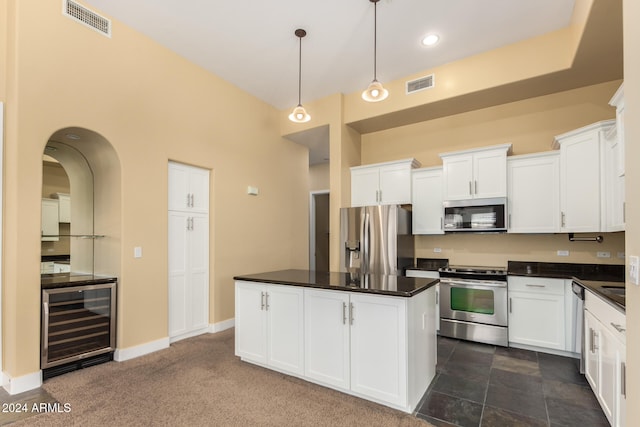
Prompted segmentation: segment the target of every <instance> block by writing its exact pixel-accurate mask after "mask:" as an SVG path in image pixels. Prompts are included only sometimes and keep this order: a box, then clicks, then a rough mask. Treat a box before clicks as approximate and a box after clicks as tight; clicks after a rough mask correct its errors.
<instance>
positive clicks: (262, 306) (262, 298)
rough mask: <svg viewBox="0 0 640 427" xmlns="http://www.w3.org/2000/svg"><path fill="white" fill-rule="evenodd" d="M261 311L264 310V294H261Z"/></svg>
mask: <svg viewBox="0 0 640 427" xmlns="http://www.w3.org/2000/svg"><path fill="white" fill-rule="evenodd" d="M260 310H264V292H260Z"/></svg>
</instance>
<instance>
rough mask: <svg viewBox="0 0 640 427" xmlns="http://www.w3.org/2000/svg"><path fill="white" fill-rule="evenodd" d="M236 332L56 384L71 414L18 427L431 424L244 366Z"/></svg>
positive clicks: (52, 389)
mask: <svg viewBox="0 0 640 427" xmlns="http://www.w3.org/2000/svg"><path fill="white" fill-rule="evenodd" d="M233 334H234V330H233V329H230V330H227V331H224V332H221V333H218V334H215V335H211V334H206V335H201V336H199V337H195V338H190V339H187V340H183V341H180V342H177V343H175V344H173V345H171V347H170V348H168V349H166V350H162V351H159V352H156V353H153V354H150V355H147V356H143V357H140V358H137V359H134V360H129V361H126V362H111V363H106V364H102V365H98V366H94V367H91V368H87V369H83V370H80V371H76V372H72V373H69V374H66V375H62V376H59V377H55V378H52V379H50V380H48V381H46V382H45V384H44V385H43V388H44V389H45V390H46V391H47V392H49V393H50V394H51V395H52V396H53V397H54V398H55V399H57V400H58V402H60V403H61V404H69V405H70V407H71V411H70V412H69V413H48V414H39V415H35V416H33V417H30V418H28V419H26V420H22V421H18V422H17V423H16V424H13V425H16V426H70V425H76V426H135V425H148V426H187V425H188V426H290V425H295V426H422V427H424V426H428V425H429V424H428V423H426V422H424V421H422V420H419V419H417V418H416V417H414V416H412V415H409V414H405V413H402V412H400V411H396V410H393V409H390V408H387V407H385V406H382V405H378V404H375V403H372V402H368V401H366V400H362V399H358V398H356V397H353V396H348V395H346V394H342V393H339V392H337V391H334V390H331V389H328V388H325V387H321V386H318V385H315V384H311V383H307V382H305V381H302V380H300V379H297V378H293V377H289V376H287V375H283V374H279V373H276V372H273V371H270V370H267V369H263V368H260V367H257V366H254V365H251V364H249V363H245V362H241V361H240V360H239V359H238V358H237V357H235V356H234V354H233V352H234V349H233V348H234V347H233V345H234V341H233V338H234V336H233Z"/></svg>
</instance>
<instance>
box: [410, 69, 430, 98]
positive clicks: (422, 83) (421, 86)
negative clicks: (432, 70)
mask: <svg viewBox="0 0 640 427" xmlns="http://www.w3.org/2000/svg"><path fill="white" fill-rule="evenodd" d="M434 78H435V76H434V75H433V74H430V75H428V76H425V77H420V78H419V79H415V80H409V81H408V82H407V95H409V94H410V93H415V92H420V91H421V90H425V89H431V88H432V87H433V86H435V80H434Z"/></svg>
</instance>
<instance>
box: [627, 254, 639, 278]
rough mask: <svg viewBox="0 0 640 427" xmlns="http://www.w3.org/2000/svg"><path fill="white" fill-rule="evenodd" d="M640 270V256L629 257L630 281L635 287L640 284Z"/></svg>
mask: <svg viewBox="0 0 640 427" xmlns="http://www.w3.org/2000/svg"><path fill="white" fill-rule="evenodd" d="M639 268H640V260H639V259H638V256H629V281H630V282H631V283H633V284H634V285H638V284H640V283H639V280H638V276H639V272H638V269H639Z"/></svg>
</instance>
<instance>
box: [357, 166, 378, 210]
mask: <svg viewBox="0 0 640 427" xmlns="http://www.w3.org/2000/svg"><path fill="white" fill-rule="evenodd" d="M379 190H380V172H379V168H377V167H372V168H363V169H356V170H352V171H351V206H352V207H356V206H372V205H377V204H378V197H379V196H378V194H379Z"/></svg>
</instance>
